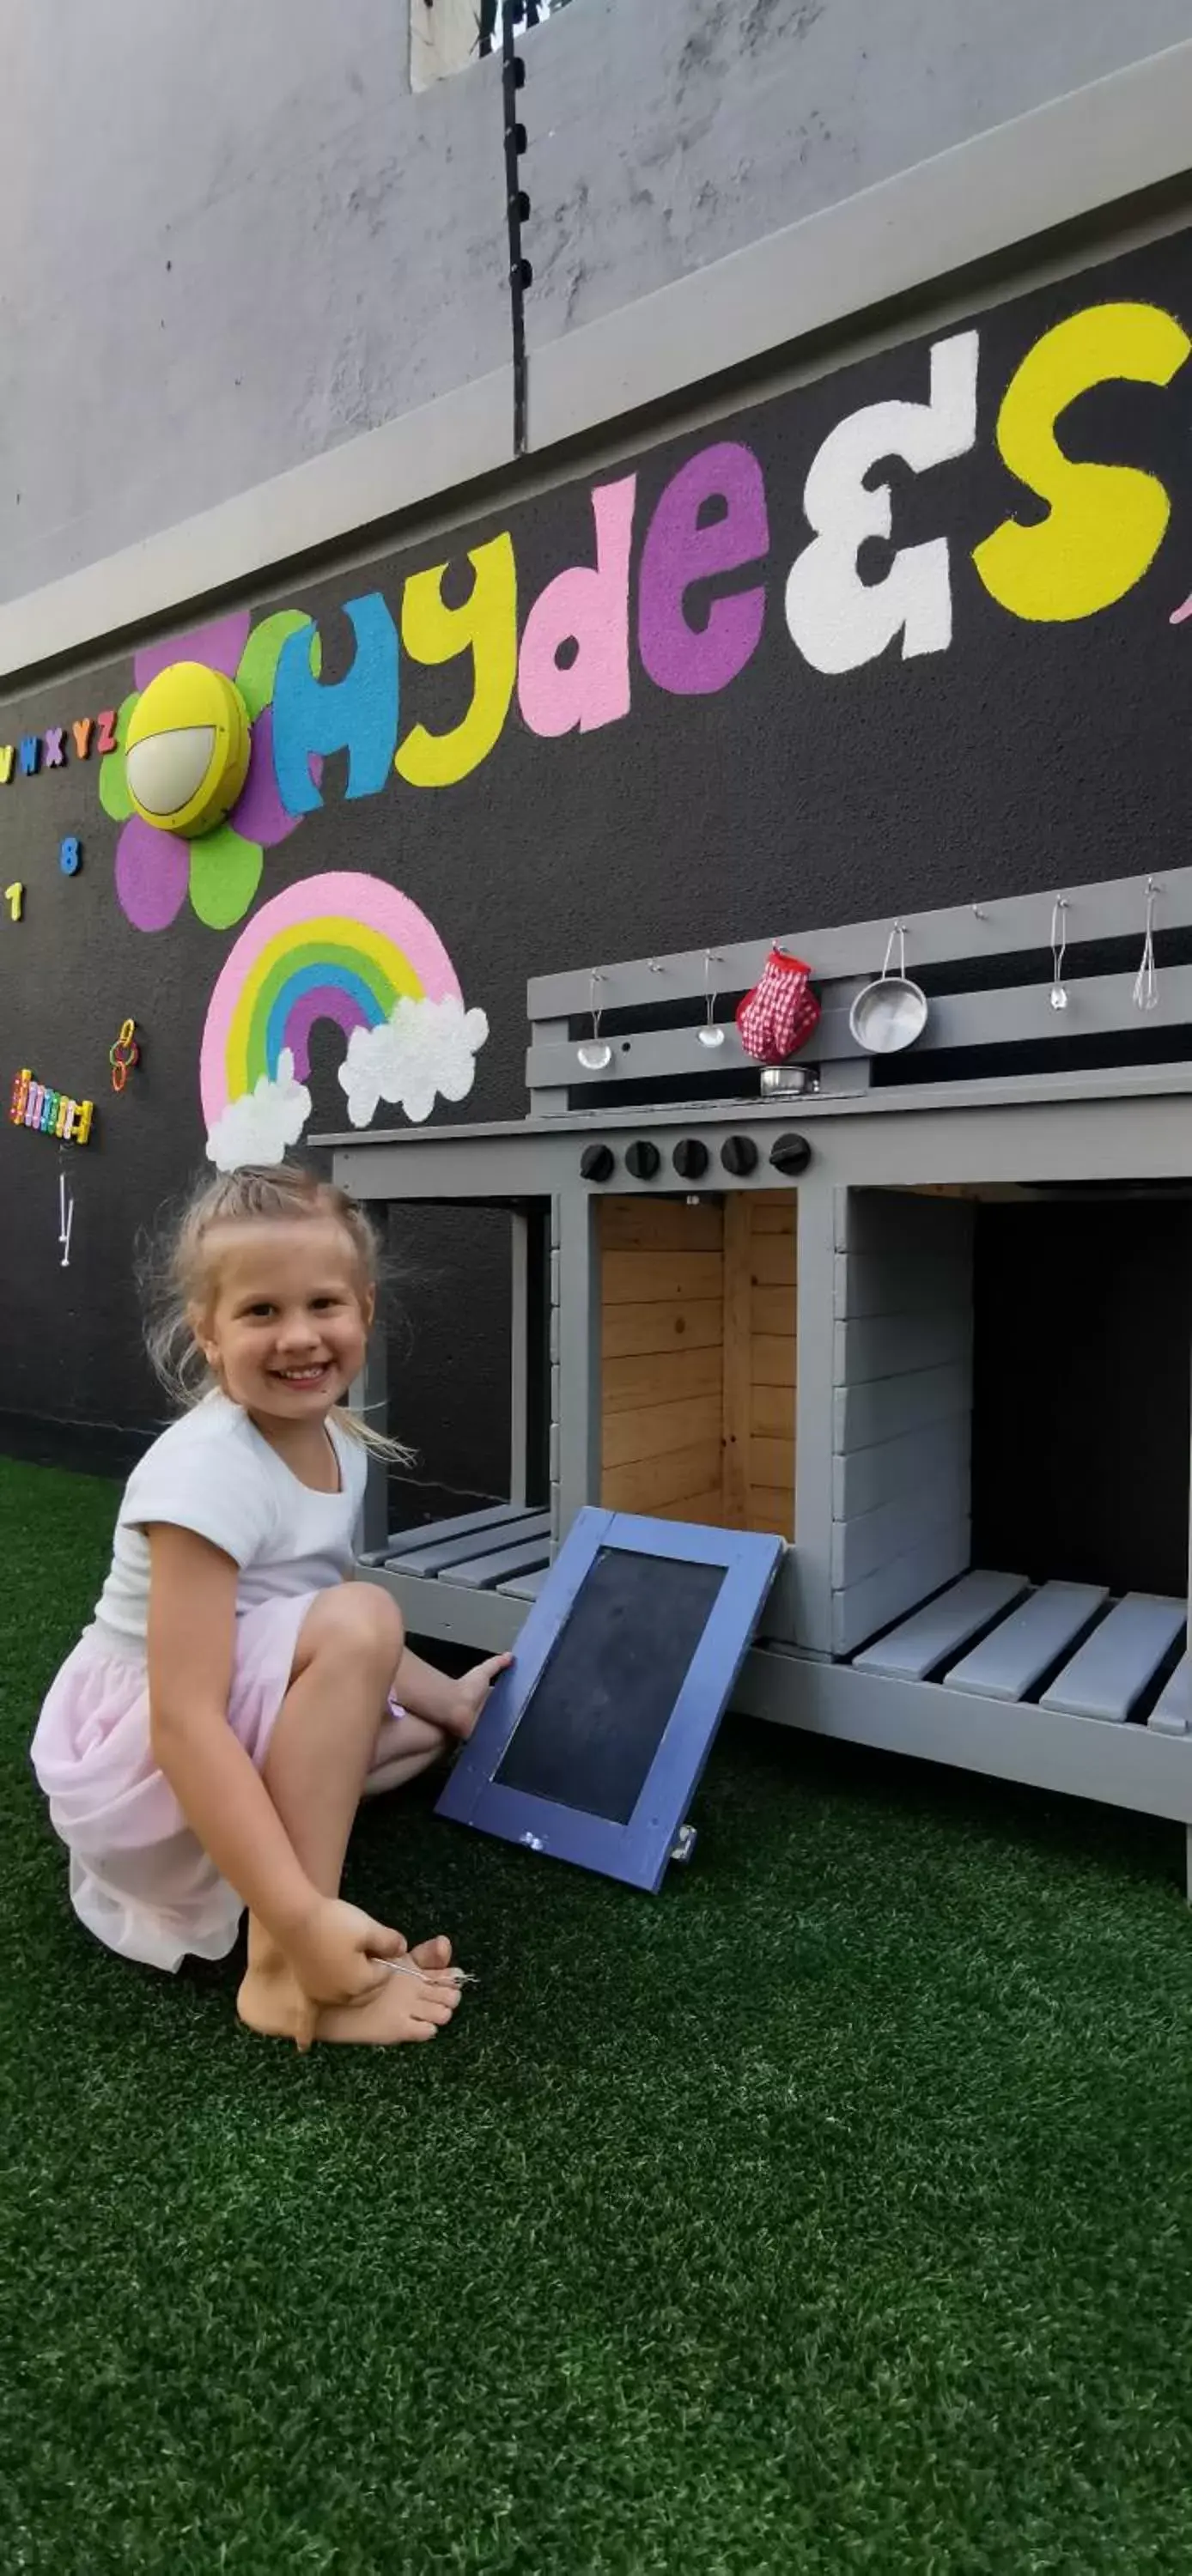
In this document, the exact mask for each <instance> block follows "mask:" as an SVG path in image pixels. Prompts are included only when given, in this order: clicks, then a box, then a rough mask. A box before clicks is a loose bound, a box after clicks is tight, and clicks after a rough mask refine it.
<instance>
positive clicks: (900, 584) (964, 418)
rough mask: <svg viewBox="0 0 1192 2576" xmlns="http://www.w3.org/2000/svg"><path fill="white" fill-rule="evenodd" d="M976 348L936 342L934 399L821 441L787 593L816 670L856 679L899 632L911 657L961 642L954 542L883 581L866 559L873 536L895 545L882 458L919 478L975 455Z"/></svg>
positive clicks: (790, 617) (933, 548) (901, 560)
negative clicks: (867, 577) (951, 556)
mask: <svg viewBox="0 0 1192 2576" xmlns="http://www.w3.org/2000/svg"><path fill="white" fill-rule="evenodd" d="M977 350H978V338H977V333H976V332H975V331H966V332H963V333H962V334H961V335H960V336H959V338H957V339H955V340H941V341H937V343H936V345H935V347H934V348H933V350H932V352H931V391H930V394H929V396H928V399H927V401H926V402H925V403H918V402H884V403H873V404H871V405H870V406H869V408H868V409H867V410H865V411H858V412H854V413H853V416H852V418H851V420H844V421H842V422H841V424H840V427H839V429H834V430H833V431H832V433H831V436H830V437H829V438H826V439H825V440H824V444H823V446H822V447H821V449H820V451H819V454H818V456H817V457H816V459H815V462H814V464H813V465H812V468H811V472H810V473H809V475H808V477H807V483H806V488H805V490H804V494H803V507H804V509H805V511H806V513H807V517H808V520H809V522H810V524H811V526H812V528H813V529H814V531H815V534H814V536H813V538H812V541H811V544H810V545H809V546H808V547H807V549H806V551H805V552H804V553H803V554H801V555H800V556H799V557H798V559H797V561H796V562H795V564H794V565H793V566H792V569H791V573H790V578H789V580H788V582H787V585H786V622H787V625H788V626H789V628H790V631H791V634H792V636H793V637H794V640H795V643H796V644H797V645H798V647H799V651H800V652H801V653H802V655H803V657H804V660H805V661H808V662H810V663H811V664H812V666H813V668H814V669H815V670H817V671H833V672H835V671H855V670H857V669H858V668H859V666H860V665H861V664H862V663H863V662H872V661H874V660H875V659H876V657H877V655H878V654H879V653H884V651H885V649H886V646H887V645H888V644H890V643H892V642H893V639H894V637H895V636H896V635H901V637H902V655H903V660H904V661H905V660H907V659H908V658H909V656H910V655H911V654H914V653H943V652H946V651H947V648H948V646H949V644H950V643H951V641H952V582H951V574H950V571H949V563H948V540H947V538H946V537H935V538H932V539H931V540H930V541H929V542H928V543H927V544H926V545H919V546H900V547H898V548H896V550H895V553H894V556H893V559H892V561H891V564H890V569H889V571H888V572H887V573H886V575H885V577H884V579H883V580H881V581H872V582H871V581H862V579H861V576H860V573H859V571H858V568H857V558H858V555H859V553H860V550H861V547H862V546H863V545H864V544H865V542H866V540H867V539H868V538H871V537H878V538H881V539H882V540H884V541H887V542H888V541H889V539H890V537H891V536H892V533H893V527H894V503H893V496H892V493H891V490H890V486H889V484H888V483H873V484H871V483H869V482H868V481H867V480H866V477H867V476H868V475H869V474H870V473H871V472H872V469H873V467H874V466H875V465H877V464H878V463H880V461H881V459H882V458H883V457H886V456H900V457H902V458H903V459H904V460H905V462H906V463H907V464H908V465H909V466H911V467H912V468H913V470H914V472H915V473H916V474H921V473H923V472H924V470H925V469H926V468H927V467H928V466H931V465H943V464H945V463H946V462H947V461H948V459H949V458H951V457H956V456H963V455H965V454H966V453H967V451H968V449H969V448H970V447H972V445H973V443H974V441H975V439H976V435H977Z"/></svg>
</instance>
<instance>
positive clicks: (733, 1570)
mask: <svg viewBox="0 0 1192 2576" xmlns="http://www.w3.org/2000/svg"><path fill="white" fill-rule="evenodd" d="M783 1554H784V1542H783V1540H782V1539H780V1538H776V1537H770V1536H767V1535H764V1534H760V1533H758V1532H756V1531H753V1530H722V1529H710V1528H707V1527H706V1526H704V1525H703V1524H702V1523H701V1524H699V1525H697V1524H696V1523H694V1522H692V1523H686V1522H682V1523H681V1522H675V1521H655V1520H646V1519H643V1518H640V1517H638V1516H637V1515H634V1514H630V1513H625V1512H607V1511H599V1510H596V1509H595V1508H592V1507H589V1508H587V1509H586V1510H584V1511H581V1512H580V1513H579V1515H578V1517H577V1519H576V1521H575V1523H574V1525H573V1527H572V1529H571V1532H570V1534H569V1536H568V1538H567V1540H566V1542H565V1545H564V1546H563V1548H562V1549H561V1551H560V1553H559V1556H558V1558H557V1560H556V1562H555V1564H554V1566H553V1567H552V1569H551V1573H550V1576H549V1578H548V1580H547V1582H546V1583H545V1584H544V1586H543V1589H542V1591H541V1592H540V1594H539V1596H538V1599H537V1601H536V1602H535V1604H534V1606H533V1608H532V1610H531V1611H530V1614H529V1617H528V1618H527V1620H526V1623H525V1626H524V1628H523V1629H522V1632H521V1635H520V1637H519V1639H518V1644H517V1650H516V1654H515V1658H514V1662H513V1664H512V1666H511V1667H510V1669H509V1671H508V1672H507V1673H504V1674H502V1676H501V1678H500V1680H499V1681H498V1683H497V1685H496V1688H495V1689H494V1691H493V1693H492V1696H491V1698H490V1700H489V1703H488V1706H487V1708H486V1709H485V1711H484V1715H483V1717H482V1718H481V1720H480V1723H479V1725H478V1727H477V1729H476V1732H475V1734H474V1735H473V1737H472V1738H471V1741H470V1743H468V1744H466V1745H465V1746H464V1748H463V1751H462V1752H461V1754H460V1756H459V1758H458V1760H457V1762H456V1764H455V1768H454V1770H453V1771H452V1773H451V1777H450V1779H449V1780H448V1782H447V1784H446V1787H445V1788H444V1790H443V1793H442V1796H441V1797H440V1799H439V1801H438V1805H437V1808H436V1814H438V1815H440V1816H445V1817H448V1818H450V1819H451V1820H452V1821H454V1822H455V1823H457V1824H465V1825H474V1826H476V1827H477V1828H478V1829H479V1830H480V1831H481V1832H482V1833H489V1834H496V1835H499V1836H500V1837H501V1838H502V1840H504V1841H507V1842H515V1843H523V1844H525V1845H527V1846H528V1847H529V1848H530V1849H531V1850H534V1851H544V1852H548V1853H550V1854H551V1855H552V1856H553V1857H554V1858H556V1859H558V1860H568V1861H572V1862H574V1863H576V1864H577V1865H578V1867H580V1868H581V1869H592V1870H597V1871H599V1872H600V1873H601V1874H602V1875H603V1876H605V1877H609V1878H618V1879H622V1880H624V1881H625V1883H626V1884H627V1885H629V1886H631V1887H639V1888H645V1889H649V1890H651V1891H654V1890H656V1889H657V1888H658V1887H660V1886H661V1884H662V1879H663V1876H664V1873H665V1870H666V1866H667V1862H668V1860H669V1859H670V1858H671V1855H672V1852H673V1850H674V1845H675V1839H676V1836H677V1833H678V1831H679V1827H680V1826H681V1824H682V1823H683V1821H684V1817H685V1814H686V1810H687V1807H688V1804H689V1802H690V1800H691V1798H692V1796H693V1794H694V1791H695V1788H696V1786H697V1783H698V1781H699V1778H700V1774H701V1772H702V1771H703V1767H704V1764H705V1762H706V1761H707V1758H708V1754H709V1751H710V1749H711V1745H712V1740H713V1738H714V1736H715V1733H716V1729H717V1727H718V1726H719V1724H720V1720H721V1718H722V1716H723V1714H724V1711H725V1708H726V1707H727V1704H728V1700H729V1695H730V1693H731V1691H732V1687H733V1683H734V1681H735V1680H736V1677H737V1674H738V1671H739V1670H740V1666H741V1663H742V1661H743V1659H744V1656H745V1653H746V1650H747V1648H748V1645H749V1641H750V1638H751V1637H752V1635H753V1632H754V1629H755V1627H756V1625H757V1622H758V1619H759V1617H760V1615H761V1611H762V1608H763V1606H764V1603H765V1599H766V1595H767V1593H768V1591H769V1589H770V1585H771V1583H772V1582H773V1579H774V1575H775V1573H776V1571H777V1568H778V1565H779V1563H780V1562H781V1559H782V1556H783Z"/></svg>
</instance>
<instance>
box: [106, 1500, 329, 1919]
mask: <svg viewBox="0 0 1192 2576" xmlns="http://www.w3.org/2000/svg"><path fill="white" fill-rule="evenodd" d="M146 1535H147V1537H148V1540H149V1554H150V1567H151V1571H150V1581H149V1711H150V1733H151V1739H152V1745H153V1752H154V1757H155V1759H156V1761H157V1762H158V1763H159V1764H160V1767H161V1769H162V1771H163V1772H164V1773H165V1776H166V1779H167V1780H168V1781H169V1784H170V1787H171V1788H172V1790H173V1791H174V1795H175V1797H176V1798H177V1800H178V1803H179V1806H180V1807H181V1809H182V1812H183V1814H184V1816H185V1817H186V1820H187V1823H188V1824H189V1825H190V1826H191V1827H192V1828H193V1830H194V1832H195V1833H196V1834H197V1835H198V1838H199V1841H200V1842H201V1843H202V1845H203V1849H204V1851H205V1852H207V1854H208V1855H209V1857H210V1858H211V1860H213V1861H214V1863H215V1866H216V1868H217V1870H218V1871H219V1872H220V1875H221V1877H223V1878H226V1879H227V1880H228V1881H229V1883H230V1885H231V1886H232V1887H234V1888H235V1890H236V1894H237V1895H238V1896H240V1897H242V1898H243V1900H244V1903H245V1904H246V1905H247V1906H248V1907H249V1908H250V1910H251V1911H252V1913H254V1914H255V1915H257V1916H258V1917H259V1919H260V1921H261V1922H262V1923H263V1924H264V1925H265V1928H266V1930H267V1931H268V1932H271V1933H272V1935H273V1937H274V1939H275V1940H276V1941H277V1942H279V1943H280V1944H281V1946H282V1948H283V1949H285V1948H286V1947H287V1946H288V1944H289V1942H290V1941H291V1940H292V1939H293V1937H294V1934H295V1932H296V1931H297V1930H298V1929H299V1928H300V1927H301V1926H302V1925H303V1924H304V1923H305V1922H306V1921H307V1919H308V1918H309V1917H310V1915H311V1912H312V1909H314V1908H317V1907H318V1905H319V1904H320V1903H321V1902H322V1900H321V1898H320V1896H319V1893H318V1890H317V1889H316V1888H315V1887H314V1886H312V1884H311V1881H310V1880H309V1878H308V1877H307V1875H306V1872H305V1870H304V1869H303V1868H302V1866H301V1864H300V1862H299V1860H298V1857H297V1854H296V1852H295V1850H294V1847H293V1844H292V1843H291V1841H290V1838H289V1835H288V1834H287V1832H286V1829H285V1826H284V1825H283V1823H282V1821H281V1818H280V1816H279V1815H278V1812H277V1809H276V1807H275V1806H274V1804H273V1800H272V1799H271V1797H270V1796H269V1792H268V1790H267V1789H266V1787H265V1784H264V1782H263V1780H261V1779H260V1778H259V1776H258V1774H257V1772H256V1771H255V1770H254V1768H253V1765H252V1762H251V1761H250V1759H249V1756H248V1754H247V1753H246V1752H245V1750H244V1747H243V1745H242V1744H240V1743H239V1742H238V1741H237V1739H236V1737H235V1736H234V1735H233V1733H232V1730H231V1727H230V1726H229V1724H228V1699H229V1695H230V1692H231V1687H232V1663H233V1656H234V1650H235V1636H236V1568H235V1565H234V1564H233V1562H232V1559H231V1557H230V1556H225V1555H224V1553H223V1550H222V1548H218V1547H212V1546H211V1544H210V1542H209V1541H208V1540H207V1539H205V1538H200V1537H198V1535H197V1533H196V1532H195V1531H194V1530H187V1529H178V1528H175V1527H174V1525H173V1524H172V1523H169V1522H165V1521H157V1522H155V1523H154V1524H153V1525H152V1527H151V1528H150V1529H149V1530H148V1531H147V1533H146Z"/></svg>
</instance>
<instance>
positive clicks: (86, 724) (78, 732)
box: [70, 716, 92, 760]
mask: <svg viewBox="0 0 1192 2576" xmlns="http://www.w3.org/2000/svg"><path fill="white" fill-rule="evenodd" d="M91 722H92V720H91V717H90V716H76V718H75V721H74V723H73V724H72V726H71V728H70V730H71V732H72V734H73V735H74V747H75V751H76V752H77V754H78V757H79V759H80V760H85V759H86V757H87V754H88V752H89V751H90V749H91Z"/></svg>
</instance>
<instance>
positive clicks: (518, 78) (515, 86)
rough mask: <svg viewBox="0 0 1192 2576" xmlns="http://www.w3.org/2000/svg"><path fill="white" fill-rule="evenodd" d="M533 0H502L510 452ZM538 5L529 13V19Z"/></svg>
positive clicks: (522, 336) (521, 371) (522, 356)
mask: <svg viewBox="0 0 1192 2576" xmlns="http://www.w3.org/2000/svg"><path fill="white" fill-rule="evenodd" d="M494 7H495V0H494ZM528 7H530V8H532V0H501V66H502V68H501V99H502V105H503V107H504V112H505V210H506V218H507V222H508V229H509V318H510V330H511V339H512V356H513V453H514V455H515V456H524V455H525V453H526V445H527V426H528V424H527V392H528V386H527V369H526V306H525V296H526V288H527V287H528V286H529V285H531V284H532V282H533V276H534V272H533V269H532V268H531V266H530V262H529V260H528V259H527V258H526V257H525V256H524V253H523V250H522V225H523V223H524V222H525V221H526V219H527V217H528V215H529V212H530V200H529V197H528V196H527V195H526V192H525V189H524V188H523V187H522V184H521V171H520V167H519V164H520V162H521V158H522V154H523V153H524V151H525V149H526V129H525V126H524V124H523V123H522V121H521V119H520V117H519V115H518V92H519V91H520V90H521V89H523V88H524V86H525V78H526V67H525V63H524V62H523V60H522V57H521V55H520V54H519V53H518V51H517V28H518V26H519V25H520V24H522V23H524V21H525V17H526V11H527V8H528ZM536 15H537V13H536V11H535V12H534V14H533V15H532V16H531V17H530V21H529V23H530V24H531V25H533V24H534V23H535V19H536Z"/></svg>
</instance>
